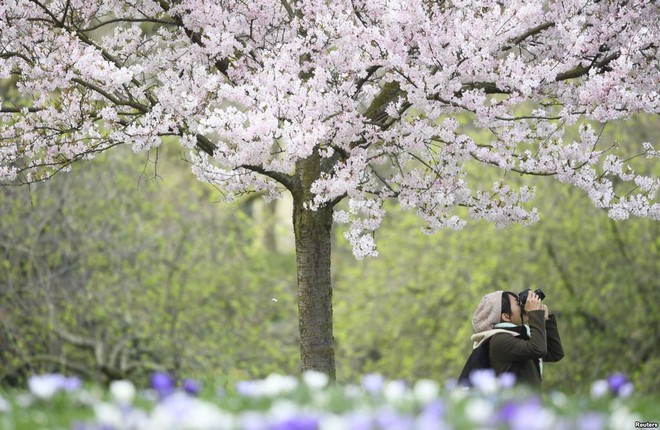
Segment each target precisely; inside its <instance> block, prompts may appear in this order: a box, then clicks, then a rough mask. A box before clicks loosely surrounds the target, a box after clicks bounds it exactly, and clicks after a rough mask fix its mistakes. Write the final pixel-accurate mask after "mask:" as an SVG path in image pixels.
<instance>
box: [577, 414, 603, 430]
mask: <svg viewBox="0 0 660 430" xmlns="http://www.w3.org/2000/svg"><path fill="white" fill-rule="evenodd" d="M606 424H607V419H606V417H605V416H604V415H603V414H599V413H596V412H590V413H587V414H585V415H582V416H581V417H579V418H578V420H577V428H578V429H580V430H600V429H604V428H605V425H606Z"/></svg>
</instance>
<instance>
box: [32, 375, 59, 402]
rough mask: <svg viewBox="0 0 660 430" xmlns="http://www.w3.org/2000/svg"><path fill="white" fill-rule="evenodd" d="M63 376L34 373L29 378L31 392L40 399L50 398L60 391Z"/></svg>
mask: <svg viewBox="0 0 660 430" xmlns="http://www.w3.org/2000/svg"><path fill="white" fill-rule="evenodd" d="M60 387H61V377H60V376H59V375H33V376H30V378H29V379H28V388H29V389H30V392H31V393H32V394H34V395H35V396H36V397H38V398H40V399H50V398H51V397H53V396H54V395H55V393H57V392H58V391H59V389H60Z"/></svg>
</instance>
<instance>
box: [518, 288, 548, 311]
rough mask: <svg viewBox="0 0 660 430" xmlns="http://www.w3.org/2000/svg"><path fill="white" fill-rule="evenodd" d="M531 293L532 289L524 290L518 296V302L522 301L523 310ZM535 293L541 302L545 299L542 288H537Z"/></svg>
mask: <svg viewBox="0 0 660 430" xmlns="http://www.w3.org/2000/svg"><path fill="white" fill-rule="evenodd" d="M530 291H532V289H531V288H525V289H524V290H522V291H521V292H520V294H518V300H519V301H520V307H522V308H523V309H525V303H527V296H528V295H529V292H530ZM534 293H535V294H536V295H537V296H539V299H541V300H543V299H545V293H543V291H541V289H540V288H537V289H536V290H534Z"/></svg>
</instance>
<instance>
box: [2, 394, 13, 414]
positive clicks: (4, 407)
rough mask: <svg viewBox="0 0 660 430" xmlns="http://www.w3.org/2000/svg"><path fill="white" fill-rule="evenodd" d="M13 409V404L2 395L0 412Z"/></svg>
mask: <svg viewBox="0 0 660 430" xmlns="http://www.w3.org/2000/svg"><path fill="white" fill-rule="evenodd" d="M9 411H11V404H10V403H9V402H8V401H7V400H6V399H5V398H4V397H2V396H0V412H9Z"/></svg>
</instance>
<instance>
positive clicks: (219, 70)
mask: <svg viewBox="0 0 660 430" xmlns="http://www.w3.org/2000/svg"><path fill="white" fill-rule="evenodd" d="M0 22H1V23H2V24H1V25H2V27H0V50H1V51H0V60H1V62H0V77H4V78H8V79H11V80H12V81H11V83H12V85H13V87H14V89H15V91H16V93H17V95H18V96H17V97H15V98H11V99H9V100H3V104H2V112H3V113H4V115H3V118H2V132H1V135H0V136H1V138H2V139H3V140H2V142H3V146H2V151H1V152H0V154H1V155H0V156H1V157H2V158H1V159H0V166H1V167H0V177H1V178H2V179H3V180H4V181H5V182H7V183H26V182H27V183H30V182H34V181H40V180H45V179H47V178H49V177H50V176H51V175H52V174H53V173H55V172H57V171H60V170H63V169H68V168H69V166H70V165H71V164H72V163H74V162H76V161H78V160H81V159H85V158H90V157H92V156H94V155H95V154H97V153H99V152H103V151H105V150H107V149H109V148H112V147H114V146H117V145H121V144H130V145H131V146H132V148H133V149H134V150H135V151H140V150H153V149H155V148H158V147H159V146H160V145H161V144H162V143H163V142H164V138H166V137H176V138H177V141H178V142H179V143H180V144H181V145H183V147H185V148H188V149H190V161H191V163H192V166H193V171H194V172H195V174H196V175H197V176H198V177H199V178H200V179H201V180H203V181H208V182H210V183H213V184H215V185H216V186H218V187H219V188H221V189H222V190H224V191H225V193H226V196H227V198H228V199H233V198H234V196H236V195H240V194H242V193H245V192H248V191H265V192H268V194H269V196H271V197H276V196H277V195H278V193H279V192H280V191H282V189H281V188H278V187H284V188H285V189H286V190H288V191H289V192H290V193H291V195H292V196H293V201H294V208H293V223H294V233H295V241H296V258H297V273H298V310H299V321H300V324H299V325H300V347H301V357H302V369H303V370H308V369H316V370H321V371H324V372H327V373H329V374H331V375H334V371H335V370H334V368H335V365H334V340H333V332H332V288H331V279H330V243H331V227H332V223H333V221H338V222H349V223H351V229H350V230H348V231H347V233H346V237H347V238H348V240H349V241H350V242H351V244H352V245H353V249H354V253H355V255H356V256H358V257H362V256H366V255H375V254H376V252H375V244H374V241H373V232H374V231H375V230H376V229H377V228H378V227H379V225H380V223H381V220H382V216H383V213H384V205H383V202H384V201H385V200H386V199H390V198H393V199H398V201H399V203H400V204H401V206H402V207H403V208H406V209H414V210H416V211H417V213H418V214H419V215H420V216H421V217H422V218H423V220H424V221H425V222H426V224H427V230H428V231H430V232H431V231H436V230H438V229H441V228H445V227H450V228H462V227H463V225H464V224H465V219H466V218H474V219H485V220H488V221H490V222H493V223H495V224H496V225H498V226H503V225H507V224H510V223H512V222H521V223H530V222H533V221H535V220H536V219H537V212H536V210H535V209H530V208H528V207H527V202H529V200H530V199H531V198H532V197H533V195H534V192H533V190H532V189H530V188H529V187H526V186H523V187H520V188H519V189H518V190H515V189H513V188H512V187H511V185H510V184H509V183H508V179H509V177H510V176H512V175H511V174H512V173H513V172H515V173H520V174H529V175H540V176H554V177H556V178H557V179H558V180H560V181H562V182H565V183H569V184H571V185H573V186H576V187H578V188H581V189H583V190H584V191H585V192H586V193H587V194H588V195H589V197H590V199H591V200H592V201H593V203H594V204H595V205H596V206H597V207H600V208H607V209H609V215H610V216H611V217H612V218H614V219H624V218H627V217H629V216H630V215H635V216H642V217H650V218H653V219H657V218H658V217H659V213H660V205H658V204H657V203H655V202H654V198H655V193H656V191H657V188H658V180H657V179H655V178H654V177H651V176H646V175H642V174H637V173H635V172H634V171H632V170H628V167H629V166H628V164H627V162H628V161H629V160H627V159H625V158H621V157H620V156H617V155H616V148H613V147H610V146H608V145H602V142H601V141H600V139H599V133H600V129H599V128H594V127H591V126H590V125H588V124H586V123H582V121H583V119H585V118H587V119H593V120H597V121H607V120H610V119H615V118H621V117H625V116H628V115H630V114H632V113H634V112H639V111H647V112H657V110H658V94H657V91H656V90H655V86H656V85H657V81H658V79H657V78H658V73H657V72H658V70H657V36H656V33H655V32H656V31H657V28H658V13H657V6H656V5H655V3H654V2H652V1H636V2H628V3H624V4H613V3H610V2H598V1H593V2H586V3H585V2H581V1H580V2H579V1H573V2H561V3H549V4H548V3H547V2H541V1H538V2H532V3H530V2H528V1H525V2H516V1H514V2H509V3H508V4H507V5H506V6H504V5H502V4H500V3H499V2H496V1H485V2H480V3H474V2H460V1H457V2H451V3H450V2H444V1H440V2H430V1H427V0H414V1H405V2H401V1H394V0H381V1H375V2H374V1H350V2H349V1H339V2H332V4H328V3H326V2H323V1H317V0H300V1H295V2H289V1H287V0H281V1H280V2H274V1H267V0H263V1H255V2H210V1H204V0H183V1H167V0H159V1H153V0H134V1H130V2H113V1H107V0H95V1H86V2H81V1H74V0H66V1H64V0H53V1H36V0H15V1H12V2H5V4H4V5H3V6H2V7H1V8H0ZM19 96H20V97H19ZM523 102H525V103H524V104H523ZM465 112H467V113H470V114H471V115H472V117H471V124H470V126H469V127H467V126H462V125H461V124H460V123H459V121H458V120H457V119H456V115H457V114H458V113H465ZM571 125H576V126H579V130H580V133H579V136H578V137H577V138H576V139H568V138H567V136H565V130H566V128H567V127H569V126H571ZM473 128H477V129H480V130H486V131H488V141H487V143H484V142H480V143H477V142H476V141H475V140H474V139H473V137H472V136H471V130H472V129H473ZM635 155H646V156H647V157H651V158H655V157H657V152H656V151H655V150H653V148H652V146H651V145H650V144H649V143H644V144H643V145H642V146H641V147H639V148H638V150H637V151H636V154H635ZM472 162H476V163H480V164H483V165H484V166H493V167H495V168H496V171H497V173H496V174H497V176H498V180H497V181H495V182H494V184H493V185H492V187H486V188H483V189H482V188H481V187H480V185H479V184H478V183H475V182H473V181H471V178H470V176H469V175H468V174H467V173H466V166H467V165H469V164H470V163H472ZM507 174H508V175H507ZM615 182H616V184H615ZM344 199H347V200H348V205H347V207H345V208H343V209H341V210H338V211H336V210H335V206H336V205H337V204H338V203H339V202H341V201H342V200H344Z"/></svg>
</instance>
